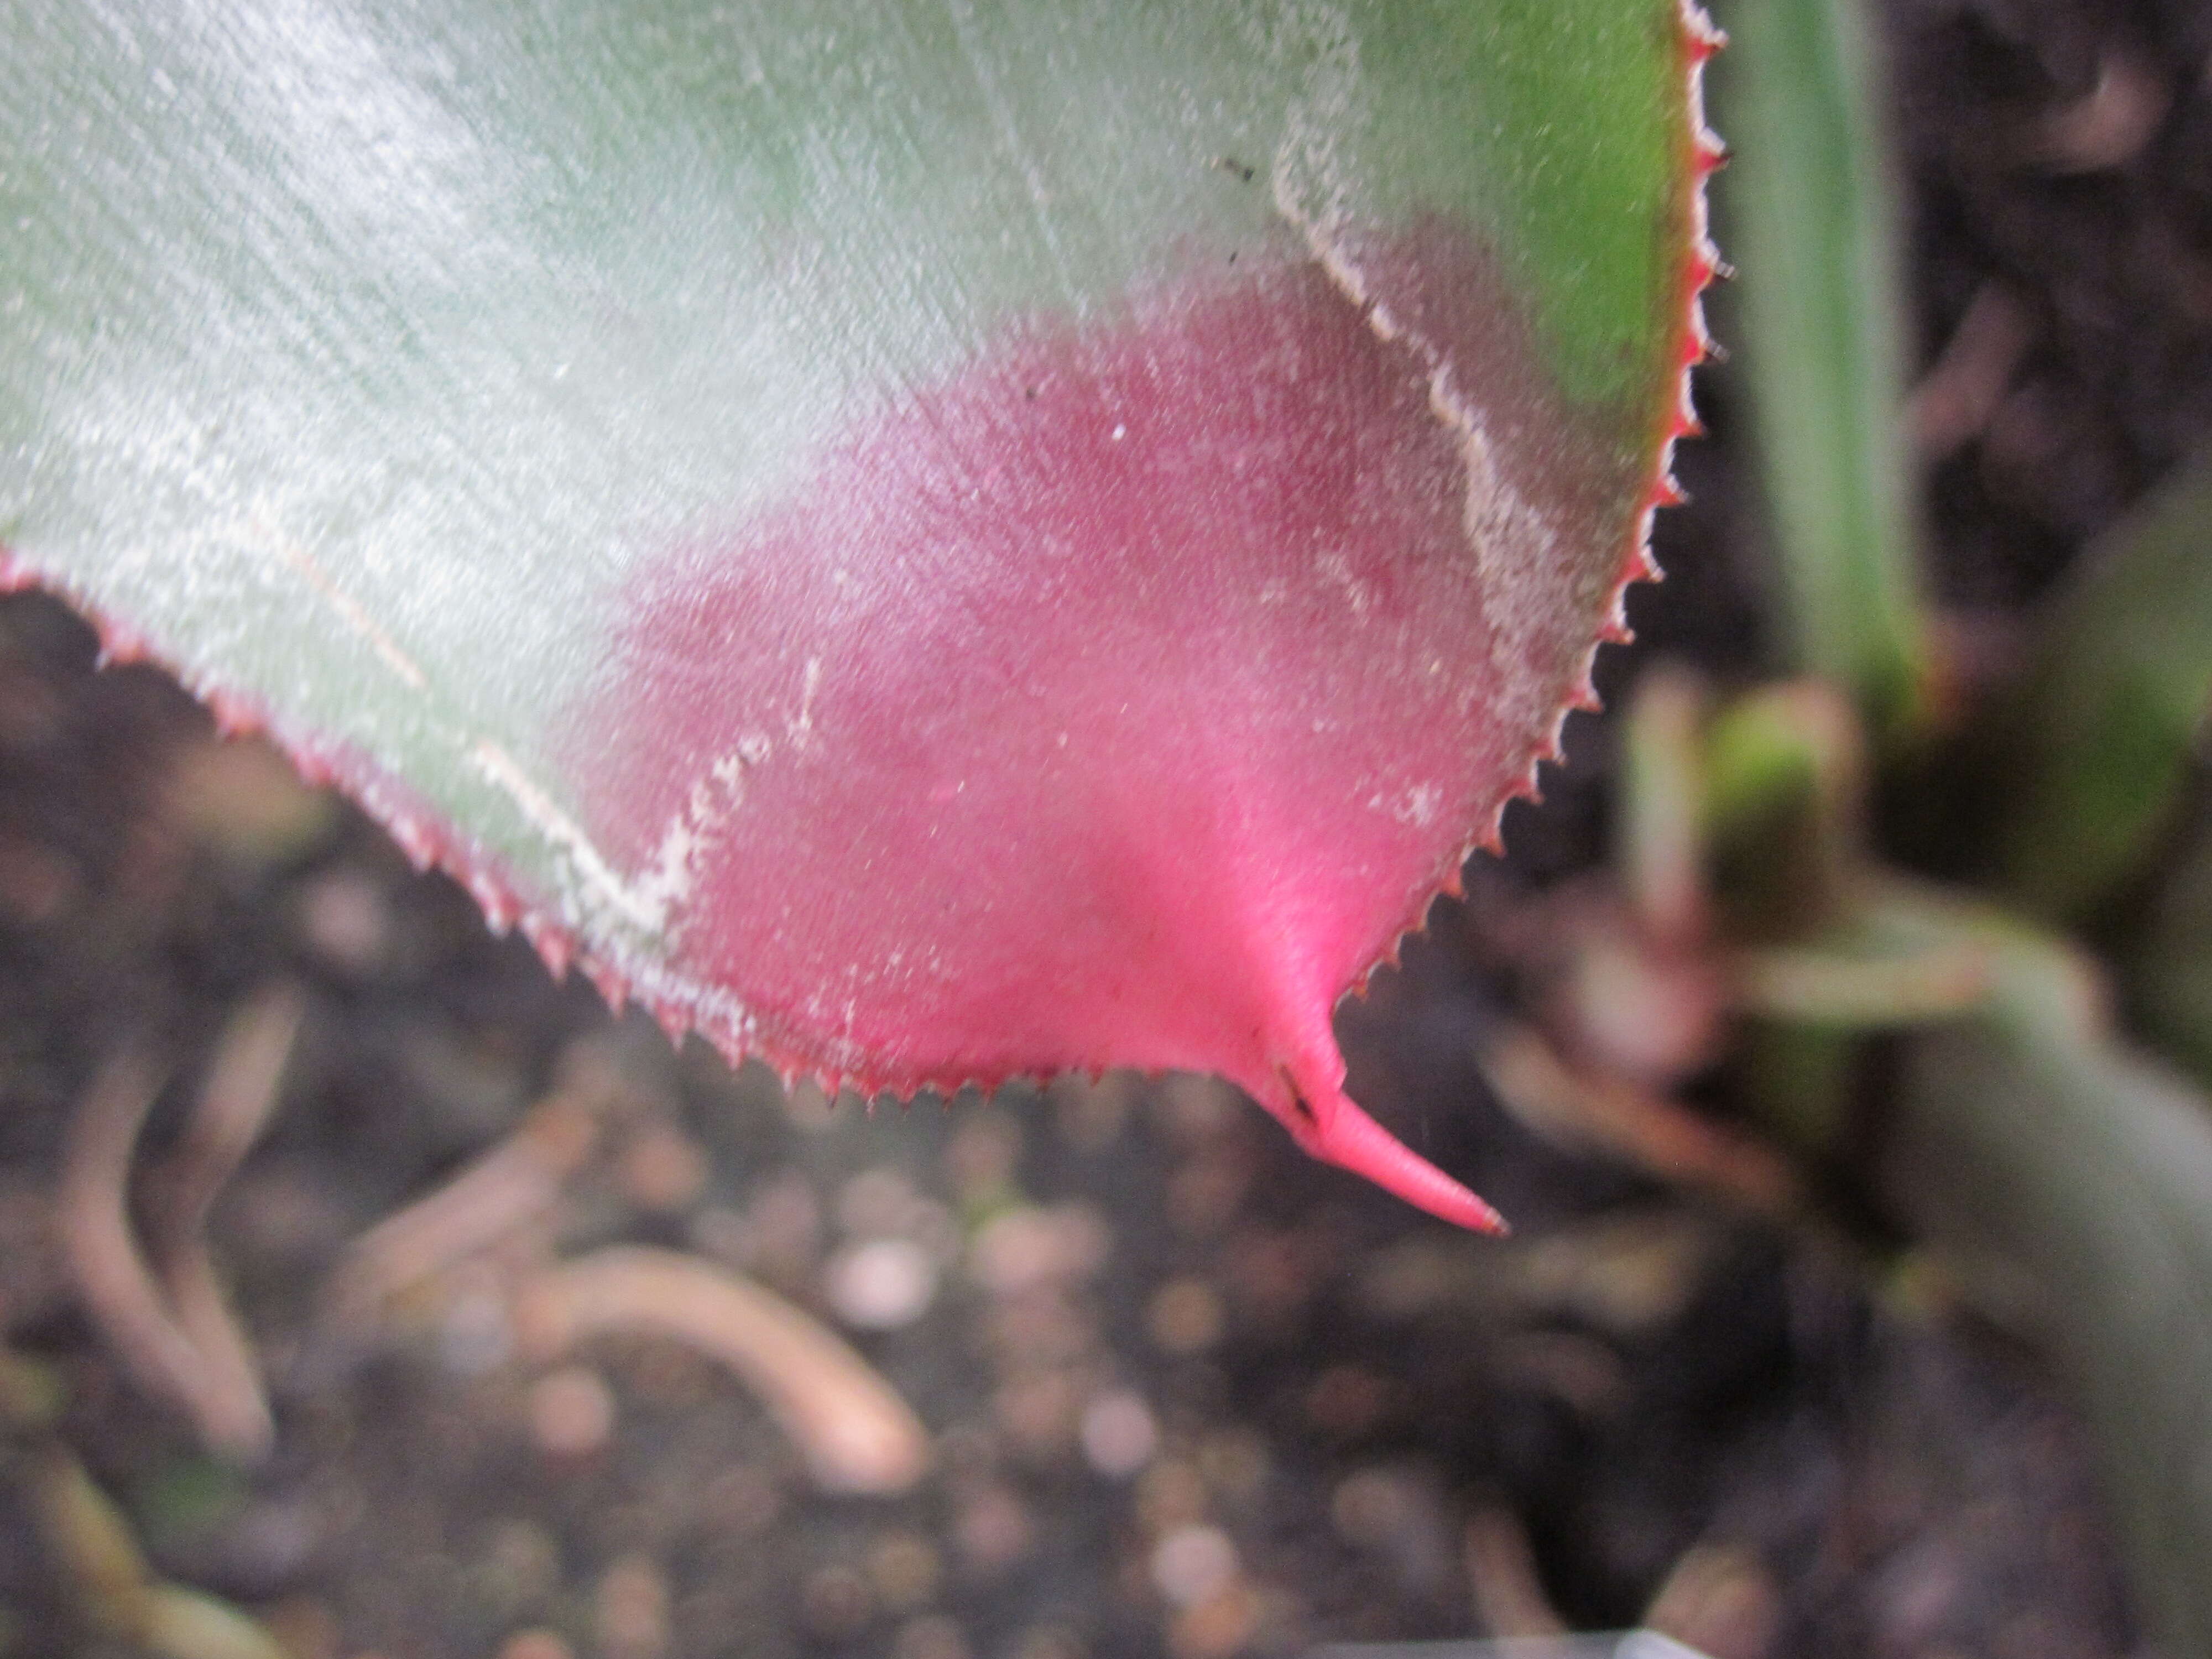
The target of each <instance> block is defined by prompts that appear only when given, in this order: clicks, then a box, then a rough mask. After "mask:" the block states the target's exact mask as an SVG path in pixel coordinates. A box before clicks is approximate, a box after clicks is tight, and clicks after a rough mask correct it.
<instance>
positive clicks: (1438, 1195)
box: [1261, 1068, 1512, 1234]
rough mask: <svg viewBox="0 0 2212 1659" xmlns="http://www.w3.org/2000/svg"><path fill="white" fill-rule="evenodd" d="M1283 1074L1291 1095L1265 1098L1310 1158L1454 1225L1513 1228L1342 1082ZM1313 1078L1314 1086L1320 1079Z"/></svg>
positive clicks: (1481, 1230)
mask: <svg viewBox="0 0 2212 1659" xmlns="http://www.w3.org/2000/svg"><path fill="white" fill-rule="evenodd" d="M1280 1076H1281V1079H1282V1084H1283V1088H1284V1090H1285V1093H1286V1098H1285V1100H1284V1101H1283V1103H1280V1104H1278V1103H1276V1101H1275V1100H1273V1098H1267V1099H1263V1100H1262V1101H1261V1104H1262V1105H1264V1106H1266V1107H1267V1109H1268V1110H1269V1111H1270V1112H1272V1113H1273V1114H1274V1115H1275V1116H1276V1117H1277V1118H1279V1119H1280V1120H1281V1121H1282V1124H1283V1127H1285V1128H1286V1129H1288V1130H1289V1131H1290V1132H1291V1139H1293V1140H1295V1141H1297V1144H1298V1146H1299V1149H1300V1150H1301V1151H1303V1152H1304V1153H1305V1154H1306V1155H1307V1156H1308V1157H1310V1158H1319V1159H1320V1160H1321V1161H1322V1163H1324V1164H1335V1165H1336V1166H1337V1167H1338V1168H1339V1169H1340V1170H1350V1171H1351V1172H1352V1174H1354V1175H1356V1176H1365V1177H1366V1178H1367V1179H1368V1180H1370V1181H1371V1182H1374V1183H1375V1184H1376V1186H1378V1187H1380V1188H1383V1191H1385V1192H1388V1193H1395V1194H1396V1195H1397V1196H1398V1197H1400V1198H1402V1199H1404V1200H1406V1202H1407V1203H1408V1204H1411V1205H1412V1206H1413V1207H1414V1208H1416V1209H1420V1210H1426V1211H1427V1212H1429V1213H1430V1214H1431V1215H1432V1216H1435V1217H1436V1218H1437V1219H1438V1220H1440V1221H1449V1222H1450V1223H1451V1224H1452V1225H1454V1226H1455V1227H1464V1228H1466V1229H1467V1230H1468V1231H1469V1232H1477V1233H1496V1234H1504V1233H1508V1232H1510V1231H1512V1229H1511V1228H1510V1227H1509V1226H1507V1225H1506V1223H1505V1218H1504V1216H1502V1215H1500V1214H1498V1212H1497V1211H1496V1210H1494V1209H1492V1207H1491V1206H1489V1205H1488V1204H1486V1202H1484V1201H1483V1200H1482V1199H1481V1198H1480V1196H1478V1195H1477V1194H1475V1193H1474V1190H1473V1189H1472V1188H1468V1187H1466V1186H1463V1185H1462V1184H1461V1183H1460V1182H1456V1181H1455V1180H1453V1179H1452V1178H1451V1177H1450V1176H1448V1175H1446V1174H1445V1173H1444V1172H1443V1170H1439V1169H1438V1168H1437V1166H1436V1165H1435V1164H1431V1163H1430V1162H1429V1161H1428V1159H1426V1158H1423V1157H1422V1156H1421V1155H1420V1154H1419V1152H1415V1151H1414V1150H1413V1148H1412V1147H1410V1146H1407V1145H1406V1143H1405V1142H1404V1141H1402V1140H1400V1139H1398V1138H1397V1137H1396V1136H1395V1135H1394V1134H1392V1133H1390V1132H1389V1130H1388V1129H1386V1128H1384V1127H1383V1126H1382V1125H1381V1124H1379V1123H1377V1122H1376V1121H1375V1120H1374V1119H1373V1118H1371V1117H1370V1116H1368V1115H1367V1114H1366V1113H1365V1112H1364V1111H1362V1110H1361V1109H1359V1108H1358V1106H1357V1105H1355V1104H1354V1103H1352V1097H1350V1096H1348V1095H1346V1093H1345V1092H1344V1088H1343V1085H1342V1083H1341V1082H1340V1081H1339V1082H1335V1083H1331V1084H1328V1085H1327V1086H1325V1087H1320V1088H1315V1087H1311V1086H1302V1085H1300V1083H1299V1082H1298V1081H1297V1080H1296V1079H1293V1078H1292V1077H1291V1073H1290V1072H1289V1070H1288V1069H1287V1068H1285V1070H1284V1071H1283V1072H1282V1073H1280ZM1308 1081H1309V1085H1310V1084H1311V1083H1314V1082H1318V1081H1319V1079H1309V1080H1308Z"/></svg>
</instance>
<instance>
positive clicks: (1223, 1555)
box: [1152, 1525, 1237, 1607]
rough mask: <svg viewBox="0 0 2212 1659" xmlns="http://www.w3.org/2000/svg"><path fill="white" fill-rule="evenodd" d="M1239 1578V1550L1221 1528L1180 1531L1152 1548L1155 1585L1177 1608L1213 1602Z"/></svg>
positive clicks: (1185, 1528)
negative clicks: (1220, 1591) (1232, 1581)
mask: <svg viewBox="0 0 2212 1659" xmlns="http://www.w3.org/2000/svg"><path fill="white" fill-rule="evenodd" d="M1236 1576H1237V1546H1236V1545H1235V1544H1233V1543H1231V1541H1230V1539H1229V1534H1227V1533H1225V1532H1224V1531H1222V1530H1221V1528H1218V1527H1209V1526H1203V1525H1190V1526H1182V1527H1177V1528H1176V1529H1175V1530H1174V1531H1172V1532H1170V1533H1169V1534H1167V1535H1166V1536H1165V1537H1164V1538H1162V1539H1161V1540H1160V1541H1159V1542H1158V1543H1157V1544H1155V1545H1154V1546H1153V1547H1152V1584H1153V1587H1154V1588H1155V1589H1158V1591H1159V1593H1160V1595H1162V1596H1163V1597H1164V1598H1165V1599H1166V1601H1168V1603H1169V1604H1170V1606H1172V1607H1196V1606H1198V1605H1199V1604H1200V1602H1202V1601H1208V1600H1210V1599H1211V1598H1212V1596H1213V1595H1216V1594H1217V1593H1218V1591H1219V1590H1221V1589H1222V1588H1223V1587H1224V1586H1225V1585H1226V1584H1228V1583H1229V1582H1230V1581H1231V1579H1233V1578H1235V1577H1236Z"/></svg>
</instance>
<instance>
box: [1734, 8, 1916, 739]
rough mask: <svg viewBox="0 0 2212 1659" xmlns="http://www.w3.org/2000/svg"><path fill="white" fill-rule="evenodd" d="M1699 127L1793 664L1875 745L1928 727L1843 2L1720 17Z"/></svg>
mask: <svg viewBox="0 0 2212 1659" xmlns="http://www.w3.org/2000/svg"><path fill="white" fill-rule="evenodd" d="M1718 10H1719V15H1720V21H1722V23H1723V25H1724V26H1725V27H1727V29H1728V31H1729V51H1728V52H1725V53H1723V55H1722V56H1721V58H1719V59H1718V60H1717V62H1716V64H1715V65H1714V78H1713V96H1714V102H1715V109H1716V115H1715V118H1716V120H1717V124H1718V125H1719V127H1720V129H1721V131H1723V133H1724V134H1726V135H1727V137H1728V139H1729V143H1730V145H1731V146H1732V147H1733V149H1734V151H1735V159H1734V160H1733V161H1731V163H1730V165H1729V169H1728V172H1727V173H1725V174H1724V175H1723V179H1722V184H1721V187H1720V191H1719V202H1718V204H1717V208H1718V211H1719V213H1720V215H1721V222H1722V226H1723V240H1724V242H1725V244H1726V246H1727V247H1728V250H1729V258H1732V259H1733V260H1734V261H1735V264H1736V265H1737V268H1738V269H1739V270H1740V271H1741V280H1740V281H1739V282H1738V283H1736V284H1735V290H1734V300H1735V328H1734V329H1733V330H1732V331H1731V333H1732V334H1735V335H1740V336H1741V338H1740V339H1736V340H1735V341H1733V342H1732V343H1733V344H1734V345H1735V347H1737V348H1738V349H1741V373H1742V375H1743V377H1744V380H1745V383H1746V385H1747V388H1748V390H1749V392H1750V393H1751V398H1750V402H1751V408H1752V414H1753V422H1752V425H1753V432H1754V433H1755V435H1756V436H1757V440H1758V445H1759V453H1760V459H1761V477H1762V478H1763V480H1764V483H1765V495H1766V501H1767V507H1768V510H1769V512H1770V513H1771V517H1772V521H1773V528H1774V544H1775V551H1776V556H1777V558H1778V562H1779V565H1780V570H1781V577H1782V590H1783V592H1782V598H1783V602H1784V604H1783V609H1784V635H1785V638H1786V639H1787V641H1788V643H1789V648H1790V657H1791V661H1792V663H1793V665H1794V666H1796V668H1798V669H1800V670H1802V671H1807V672H1810V673H1814V674H1817V675H1820V676H1821V677H1822V678H1826V679H1830V680H1832V681H1834V682H1835V683H1836V684H1838V685H1840V686H1844V687H1846V688H1848V689H1849V690H1850V691H1851V693H1852V695H1853V696H1855V697H1856V698H1857V701H1858V702H1859V705H1860V708H1861V709H1862V710H1863V712H1864V714H1866V716H1867V719H1868V721H1869V726H1871V727H1872V729H1873V730H1874V731H1875V733H1876V734H1877V736H1879V737H1880V738H1882V739H1883V740H1884V741H1885V743H1886V744H1887V742H1889V741H1893V740H1895V739H1897V738H1901V737H1904V736H1905V735H1907V734H1909V733H1910V732H1911V731H1912V730H1913V729H1914V728H1915V726H1917V723H1918V721H1919V720H1920V719H1921V718H1922V716H1923V713H1924V707H1923V699H1924V693H1925V690H1926V685H1925V682H1926V678H1927V662H1926V650H1927V647H1926V641H1925V639H1924V626H1923V622H1922V619H1921V617H1920V613H1919V600H1918V595H1917V578H1916V574H1915V562H1914V553H1913V523H1912V513H1911V507H1910V502H1911V489H1912V477H1911V469H1910V466H1909V463H1908V460H1907V456H1906V450H1905V421H1904V419H1903V411H1904V402H1905V400H1904V395H1903V390H1902V387H1903V380H1902V374H1903V368H1902V356H1901V352H1900V348H1899V340H1898V335H1897V330H1898V327H1899V321H1898V319H1899V318H1900V317H1901V316H1903V314H1904V312H1903V308H1902V307H1901V305H1900V303H1899V293H1900V289H1899V278H1898V263H1899V262H1898V252H1897V236H1898V214H1897V205H1896V202H1895V199H1894V192H1893V187H1892V183H1891V179H1890V177H1889V158H1888V156H1887V154H1886V152H1885V150H1884V147H1883V144H1882V140H1881V131H1882V128H1883V125H1884V124H1883V122H1882V120H1881V115H1880V110H1879V105H1878V103H1877V101H1876V100H1877V87H1876V77H1875V72H1874V66H1873V64H1872V63H1871V61H1870V55H1869V46H1868V42H1867V40H1866V39H1865V31H1864V27H1863V19H1862V18H1861V16H1860V15H1859V6H1858V3H1857V0H1740V3H1736V4H1731V5H1726V6H1723V7H1721V8H1719V9H1718Z"/></svg>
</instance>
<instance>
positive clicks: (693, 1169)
mask: <svg viewBox="0 0 2212 1659" xmlns="http://www.w3.org/2000/svg"><path fill="white" fill-rule="evenodd" d="M709 1173H710V1171H709V1170H708V1167H707V1155H706V1154H705V1153H704V1152H701V1151H700V1150H699V1147H698V1145H697V1143H696V1142H695V1141H693V1140H692V1139H691V1138H690V1136H689V1135H687V1134H685V1133H684V1132H683V1131H682V1130H680V1129H678V1127H676V1126H675V1125H674V1124H672V1123H650V1122H649V1123H647V1124H644V1125H642V1126H641V1127H640V1128H639V1129H638V1131H637V1133H635V1135H633V1136H631V1138H630V1140H629V1145H628V1146H624V1147H623V1152H622V1157H621V1158H620V1160H619V1161H618V1162H617V1164H616V1165H615V1184H616V1186H617V1188H620V1190H621V1192H622V1195H623V1197H624V1198H626V1199H628V1200H629V1201H630V1202H631V1203H632V1204H634V1205H635V1206H637V1207H638V1208H639V1209H641V1210H645V1211H647V1212H652V1213H654V1214H659V1215H677V1214H680V1213H681V1212H684V1211H685V1210H688V1209H690V1207H691V1206H692V1205H693V1204H694V1203H696V1201H697V1200H698V1197H699V1194H701V1193H702V1192H704V1191H705V1190H706V1188H707V1179H708V1175H709Z"/></svg>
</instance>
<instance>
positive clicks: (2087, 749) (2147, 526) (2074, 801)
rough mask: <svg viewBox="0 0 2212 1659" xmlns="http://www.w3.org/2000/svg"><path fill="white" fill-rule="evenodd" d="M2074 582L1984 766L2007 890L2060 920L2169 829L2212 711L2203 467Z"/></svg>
mask: <svg viewBox="0 0 2212 1659" xmlns="http://www.w3.org/2000/svg"><path fill="white" fill-rule="evenodd" d="M2077 569H2078V574H2075V575H2074V576H2072V577H2071V578H2070V579H2069V582H2068V584H2067V586H2065V587H2064V589H2063V590H2062V591H2061V592H2059V593H2058V594H2057V597H2056V598H2055V599H2053V600H2052V602H2051V607H2050V609H2049V611H2048V612H2047V613H2046V614H2045V617H2043V619H2042V622H2041V624H2040V628H2039V635H2038V638H2037V646H2036V652H2035V657H2034V660H2033V665H2032V666H2031V667H2030V669H2029V671H2028V673H2027V677H2026V678H2025V680H2024V681H2023V683H2022V685H2021V690H2020V691H2019V693H2018V694H2017V695H2016V696H2015V697H2014V698H2013V699H2012V700H2011V701H2010V702H2009V703H2008V706H2006V707H2004V708H2002V709H2000V710H1999V711H1998V712H1997V713H1996V715H1995V716H1994V717H1993V721H1992V724H1993V726H1995V728H1996V729H1995V732H1994V733H1993V738H1992V744H1991V746H1992V748H1993V750H1995V751H1996V752H1995V754H1994V757H1993V763H1992V765H1991V768H1990V770H1991V774H1992V775H1993V777H1995V778H1996V780H1998V781H1999V788H1998V790H1997V792H1996V793H1997V799H1998V805H1999V811H1998V812H1997V814H1996V818H1995V823H1996V838H1997V855H1998V860H1999V866H2000V871H2001V873H2002V878H2003V880H2004V883H2005V885H2006V886H2007V887H2008V889H2009V890H2011V891H2012V892H2013V894H2014V895H2015V896H2016V897H2017V898H2018V899H2019V900H2020V902H2021V903H2023V904H2026V905H2027V906H2028V907H2029V908H2032V909H2033V910H2035V911H2036V912H2038V913H2039V914H2040V915H2050V916H2057V917H2070V918H2079V917H2081V916H2082V915H2086V914H2087V912H2088V910H2089V908H2090V907H2092V906H2093V905H2094V904H2095V903H2096V902H2097V901H2098V900H2100V899H2101V898H2104V897H2106V896H2108V895H2109V894H2110V893H2111V892H2112V890H2113V889H2114V888H2116V887H2118V885H2120V884H2122V883H2124V881H2126V880H2127V878H2129V876H2130V874H2131V873H2132V872H2135V871H2136V870H2137V869H2138V868H2139V867H2140V866H2142V862H2143V860H2145V859H2146V858H2147V857H2148V855H2149V854H2151V852H2152V851H2153V850H2154V848H2155V846H2156V844H2157V842H2158V840H2159V837H2160V835H2161V834H2162V833H2163V832H2164V831H2165V830H2166V829H2168V828H2169V827H2170V825H2171V821H2172V815H2173V812H2174V811H2175V808H2176V806H2177V805H2178V802H2179V796H2180V793H2181V791H2182V787H2183V785H2184V783H2185V781H2186V780H2187V778H2188V776H2189V772H2190V767H2191V757H2192V756H2193V755H2194V753H2195V750H2196V747H2197V743H2198V741H2199V739H2200V738H2201V737H2202V735H2203V731H2204V725H2205V716H2206V713H2207V710H2208V709H2209V708H2212V462H2208V461H2203V460H2200V461H2198V462H2197V463H2195V464H2193V465H2190V466H2187V467H2185V468H2184V469H2182V470H2181V471H2180V472H2179V474H2178V475H2177V476H2176V477H2173V478H2172V479H2171V480H2169V481H2168V482H2167V483H2166V484H2165V485H2164V486H2163V487H2162V488H2160V489H2159V490H2158V491H2157V492H2156V493H2154V495H2152V497H2151V498H2150V500H2149V501H2147V502H2146V503H2144V504H2143V506H2142V507H2140V508H2138V509H2137V510H2136V512H2134V513H2131V514H2130V515H2129V516H2128V517H2127V518H2126V519H2125V520H2122V521H2121V523H2120V524H2119V525H2118V526H2116V527H2115V528H2113V529H2112V531H2110V532H2107V533H2106V535H2105V536H2104V537H2103V538H2100V541H2099V542H2098V543H2097V544H2096V545H2095V546H2093V547H2092V548H2090V549H2089V550H2087V551H2086V552H2085V553H2084V554H2083V555H2082V556H2081V562H2080V563H2079V565H2078V567H2077Z"/></svg>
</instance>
